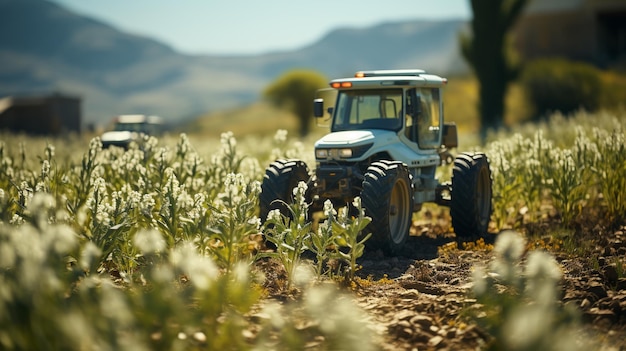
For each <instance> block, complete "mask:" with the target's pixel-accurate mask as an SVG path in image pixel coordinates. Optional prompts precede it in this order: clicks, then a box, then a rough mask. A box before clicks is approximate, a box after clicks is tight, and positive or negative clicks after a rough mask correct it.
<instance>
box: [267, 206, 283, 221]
mask: <svg viewBox="0 0 626 351" xmlns="http://www.w3.org/2000/svg"><path fill="white" fill-rule="evenodd" d="M281 217H282V215H281V214H280V210H279V209H274V210H271V211H270V212H269V213H268V214H267V220H268V221H280V219H281Z"/></svg>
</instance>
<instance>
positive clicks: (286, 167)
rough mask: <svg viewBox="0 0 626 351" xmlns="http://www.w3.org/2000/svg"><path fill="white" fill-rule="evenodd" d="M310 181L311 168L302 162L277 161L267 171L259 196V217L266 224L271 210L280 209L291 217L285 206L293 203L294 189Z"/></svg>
mask: <svg viewBox="0 0 626 351" xmlns="http://www.w3.org/2000/svg"><path fill="white" fill-rule="evenodd" d="M308 180H309V168H308V167H307V165H306V163H304V162H303V161H300V160H276V161H274V162H272V163H271V164H270V165H269V166H268V167H267V169H266V170H265V176H264V177H263V182H262V183H261V194H260V195H259V207H260V211H259V212H260V213H259V217H260V218H261V221H263V222H265V220H266V219H267V215H268V214H269V212H270V211H271V210H274V209H278V210H280V212H281V213H282V214H283V215H285V216H289V215H290V213H289V210H288V209H287V206H286V205H285V204H291V203H292V202H293V188H295V187H296V186H298V183H299V182H301V181H303V182H307V181H308Z"/></svg>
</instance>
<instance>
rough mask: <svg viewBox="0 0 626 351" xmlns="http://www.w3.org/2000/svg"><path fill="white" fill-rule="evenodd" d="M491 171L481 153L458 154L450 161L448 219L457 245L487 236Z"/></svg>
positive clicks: (489, 215)
mask: <svg viewBox="0 0 626 351" xmlns="http://www.w3.org/2000/svg"><path fill="white" fill-rule="evenodd" d="M491 195H492V194H491V170H490V169H489V160H488V159H487V156H486V155H485V154H483V153H462V154H460V155H458V156H457V157H456V159H455V160H454V169H453V171H452V193H451V197H452V199H451V203H450V216H451V217H452V226H453V227H454V232H455V233H456V236H457V241H459V242H465V241H472V240H476V239H478V238H479V237H481V236H483V235H485V234H486V233H487V228H488V226H489V219H490V217H491Z"/></svg>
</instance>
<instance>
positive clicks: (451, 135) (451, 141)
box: [442, 123, 459, 149]
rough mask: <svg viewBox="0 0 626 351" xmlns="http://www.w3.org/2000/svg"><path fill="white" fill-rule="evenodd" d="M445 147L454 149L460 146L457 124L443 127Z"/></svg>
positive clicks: (448, 124) (447, 124)
mask: <svg viewBox="0 0 626 351" xmlns="http://www.w3.org/2000/svg"><path fill="white" fill-rule="evenodd" d="M442 144H443V146H445V147H446V148H447V149H452V148H455V147H457V146H459V137H458V135H457V131H456V124H454V123H446V124H444V125H443V140H442Z"/></svg>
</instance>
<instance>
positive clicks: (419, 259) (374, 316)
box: [270, 215, 626, 350]
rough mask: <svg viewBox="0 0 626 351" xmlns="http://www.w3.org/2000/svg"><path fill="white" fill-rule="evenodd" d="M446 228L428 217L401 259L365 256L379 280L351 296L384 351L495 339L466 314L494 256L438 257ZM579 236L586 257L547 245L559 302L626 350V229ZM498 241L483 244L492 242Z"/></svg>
mask: <svg viewBox="0 0 626 351" xmlns="http://www.w3.org/2000/svg"><path fill="white" fill-rule="evenodd" d="M447 223H449V222H447V219H446V218H439V217H435V216H432V215H427V216H426V218H425V219H424V220H422V221H418V222H415V223H414V225H413V228H412V229H411V231H412V236H411V238H410V240H409V242H408V244H407V250H406V252H405V253H404V254H403V255H402V256H401V257H385V256H383V255H382V254H381V253H379V252H367V253H366V254H365V255H364V256H363V257H361V259H360V260H359V264H360V265H361V266H362V268H361V270H360V271H359V272H358V276H359V277H360V278H361V281H362V282H363V281H366V282H373V283H372V284H358V285H357V286H356V288H354V287H353V289H352V290H353V295H354V296H355V300H356V302H357V304H358V305H359V306H360V307H361V308H362V309H363V310H365V311H366V312H367V314H368V315H369V317H370V322H371V323H372V328H373V330H374V332H375V335H376V338H375V339H376V342H377V345H378V346H379V347H380V349H381V350H476V349H483V348H486V347H487V345H488V344H489V342H490V340H491V338H492V337H491V336H490V335H489V334H488V333H487V332H486V331H485V330H483V329H481V328H480V327H479V326H478V325H477V324H476V323H474V322H473V320H472V319H471V318H469V317H468V313H467V312H468V311H470V310H472V309H476V308H478V306H477V304H476V300H474V299H472V298H471V293H470V292H471V288H472V280H471V272H472V267H474V266H476V265H482V266H486V265H487V264H488V262H489V261H490V260H491V258H492V252H491V251H490V250H488V249H484V248H483V249H474V250H463V249H460V250H451V251H450V252H448V253H446V254H441V255H439V254H438V249H439V248H441V247H445V246H446V245H448V247H449V246H451V245H454V244H453V243H454V242H455V236H454V234H453V233H450V232H449V224H447ZM576 231H577V233H578V235H583V236H584V237H585V245H590V249H589V250H590V252H587V254H586V255H585V257H577V256H576V255H573V254H571V253H568V252H565V251H566V250H564V249H562V248H560V247H554V246H550V247H548V250H549V251H551V253H552V254H553V255H554V256H555V257H556V259H557V261H558V262H559V264H560V265H561V267H562V271H563V279H562V281H561V284H560V290H561V303H571V304H575V305H576V306H578V308H579V309H580V311H581V314H582V316H583V323H582V327H581V331H580V334H577V337H581V336H582V335H584V338H585V341H586V342H590V344H591V345H594V348H595V347H597V348H595V349H597V350H626V278H624V277H623V272H624V260H625V259H626V226H617V227H614V228H612V229H605V228H600V227H598V226H596V227H594V228H579V229H577V230H576ZM496 236H497V235H488V236H487V237H485V238H484V240H485V242H486V243H490V242H491V243H493V242H494V240H495V238H496ZM544 249H545V248H544ZM570 251H571V249H570ZM590 257H597V259H595V260H592V259H590ZM620 262H621V264H622V268H620V267H618V266H617V264H620ZM270 290H271V289H270Z"/></svg>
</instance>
